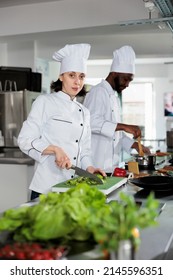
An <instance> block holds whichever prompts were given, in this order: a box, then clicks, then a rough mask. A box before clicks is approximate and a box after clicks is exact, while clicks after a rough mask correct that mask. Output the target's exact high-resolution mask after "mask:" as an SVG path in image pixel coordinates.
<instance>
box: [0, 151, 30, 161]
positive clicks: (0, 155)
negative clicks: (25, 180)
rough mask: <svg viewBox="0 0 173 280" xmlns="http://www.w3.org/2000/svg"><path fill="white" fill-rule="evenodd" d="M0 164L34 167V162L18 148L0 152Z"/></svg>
mask: <svg viewBox="0 0 173 280" xmlns="http://www.w3.org/2000/svg"><path fill="white" fill-rule="evenodd" d="M0 164H26V165H34V160H33V159H32V158H30V157H29V156H27V155H25V154H24V153H22V152H21V151H20V150H19V149H18V148H16V149H10V148H9V149H3V150H0Z"/></svg>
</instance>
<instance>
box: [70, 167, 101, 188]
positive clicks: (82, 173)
mask: <svg viewBox="0 0 173 280" xmlns="http://www.w3.org/2000/svg"><path fill="white" fill-rule="evenodd" d="M70 169H73V170H75V174H77V175H79V176H82V177H87V178H90V179H92V180H94V181H96V182H97V183H98V184H103V181H102V179H100V178H99V177H98V176H96V175H95V174H92V173H90V172H88V171H86V170H83V169H81V168H79V167H77V166H75V165H72V166H71V167H70Z"/></svg>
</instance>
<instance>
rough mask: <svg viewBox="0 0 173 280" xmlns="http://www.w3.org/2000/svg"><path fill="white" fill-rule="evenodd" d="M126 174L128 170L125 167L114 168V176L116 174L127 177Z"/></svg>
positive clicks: (116, 175)
mask: <svg viewBox="0 0 173 280" xmlns="http://www.w3.org/2000/svg"><path fill="white" fill-rule="evenodd" d="M126 175H127V172H126V170H125V169H123V168H119V167H116V168H115V169H114V173H113V176H115V177H126Z"/></svg>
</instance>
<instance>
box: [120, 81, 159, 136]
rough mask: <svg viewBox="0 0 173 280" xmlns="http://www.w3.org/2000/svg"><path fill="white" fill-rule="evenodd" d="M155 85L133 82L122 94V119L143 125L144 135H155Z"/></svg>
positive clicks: (127, 122)
mask: <svg viewBox="0 0 173 280" xmlns="http://www.w3.org/2000/svg"><path fill="white" fill-rule="evenodd" d="M152 108H153V85H152V83H151V82H136V83H135V82H133V83H131V84H130V86H129V87H128V88H126V89H125V90H124V91H123V94H122V121H123V122H124V123H126V124H134V125H138V126H140V127H141V130H142V137H143V138H146V139H152V137H153V134H154V133H153V121H152V120H153V110H152Z"/></svg>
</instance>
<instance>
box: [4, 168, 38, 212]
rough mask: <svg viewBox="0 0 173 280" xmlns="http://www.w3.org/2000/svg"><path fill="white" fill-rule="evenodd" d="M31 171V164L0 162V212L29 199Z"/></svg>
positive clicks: (32, 169)
mask: <svg viewBox="0 0 173 280" xmlns="http://www.w3.org/2000/svg"><path fill="white" fill-rule="evenodd" d="M33 173H34V166H33V165H27V164H2V163H1V164H0V212H2V211H5V210H6V209H8V208H11V207H16V206H18V205H20V204H22V203H25V202H26V201H28V200H29V190H28V186H29V184H30V181H31V179H32V176H33Z"/></svg>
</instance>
